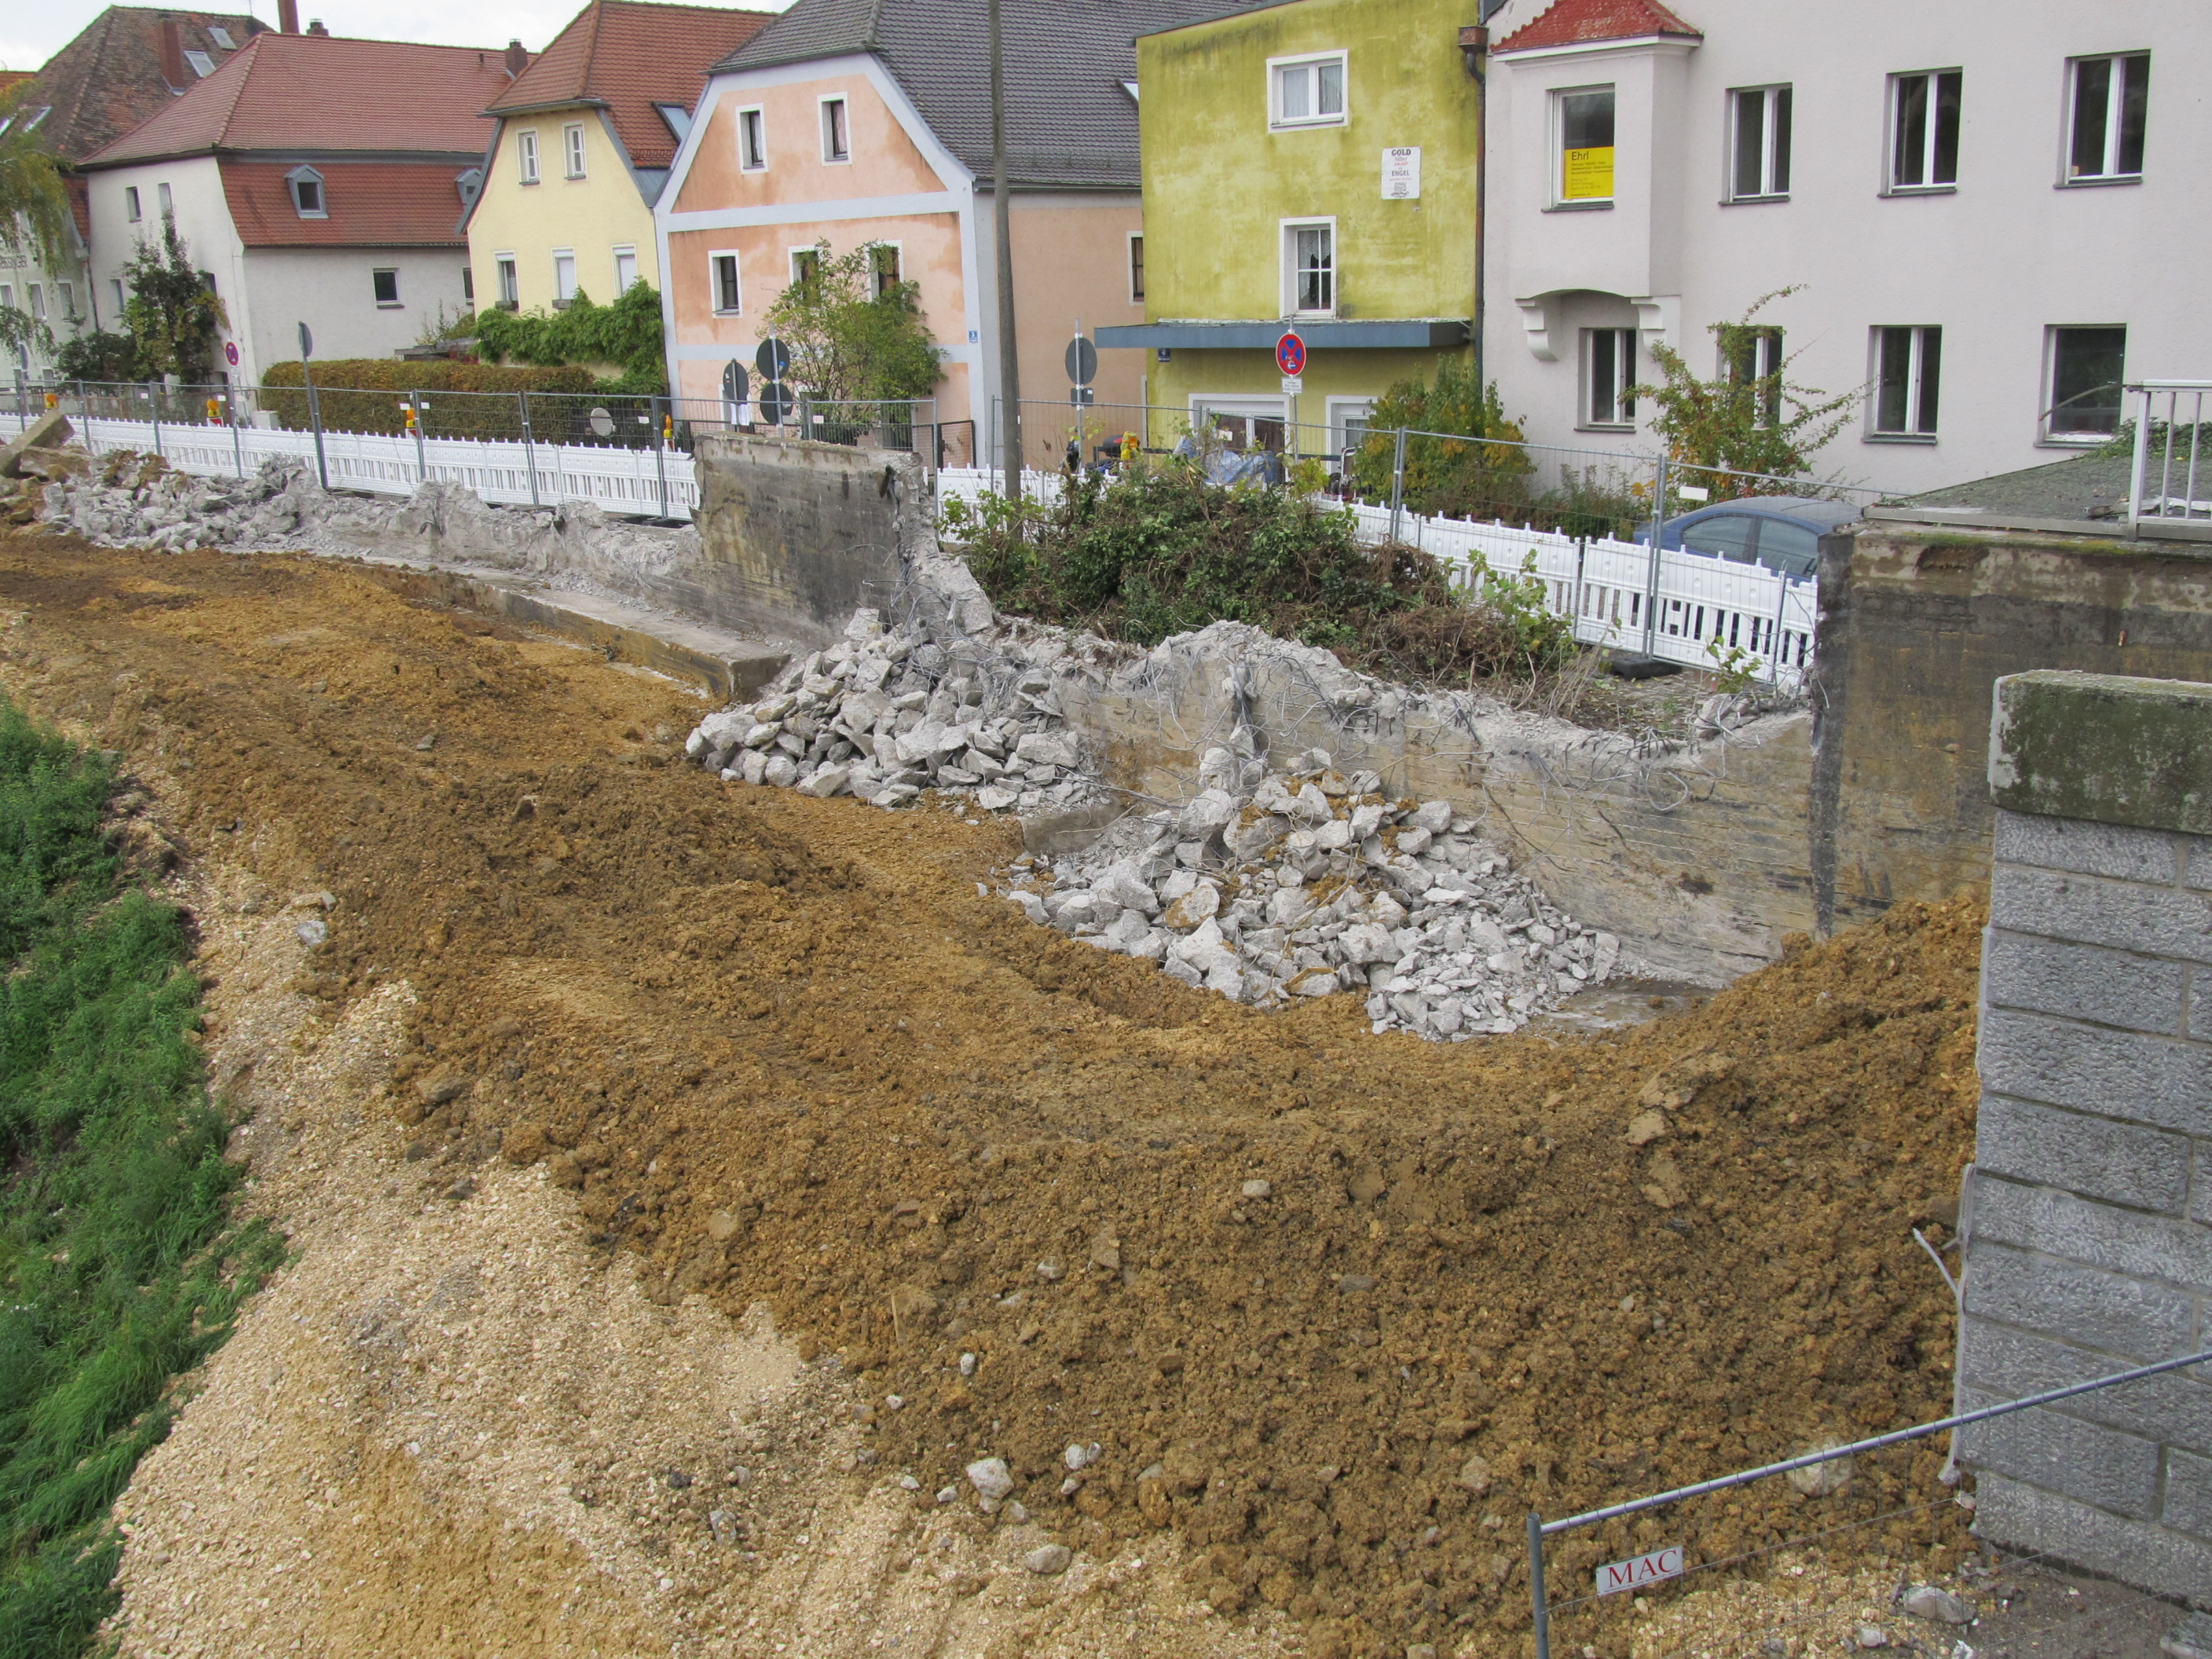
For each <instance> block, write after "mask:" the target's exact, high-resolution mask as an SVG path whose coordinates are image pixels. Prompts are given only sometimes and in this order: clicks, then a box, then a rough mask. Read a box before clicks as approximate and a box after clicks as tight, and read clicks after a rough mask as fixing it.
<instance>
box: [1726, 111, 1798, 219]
mask: <svg viewBox="0 0 2212 1659" xmlns="http://www.w3.org/2000/svg"><path fill="white" fill-rule="evenodd" d="M1789 194H1790V88H1788V87H1737V88H1735V89H1734V90H1732V91H1731V92H1730V93H1729V191H1728V199H1729V201H1731V202H1778V201H1780V200H1782V199H1784V197H1787V196H1788V195H1789Z"/></svg>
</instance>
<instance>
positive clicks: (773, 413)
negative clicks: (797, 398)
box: [753, 380, 791, 426]
mask: <svg viewBox="0 0 2212 1659" xmlns="http://www.w3.org/2000/svg"><path fill="white" fill-rule="evenodd" d="M753 407H754V408H755V409H757V410H759V411H760V417H761V419H763V421H766V422H768V423H769V425H770V426H781V425H782V424H783V423H784V422H786V421H787V420H788V419H790V418H791V393H790V392H787V391H786V390H785V389H784V384H783V382H782V381H781V380H763V381H762V382H761V389H760V397H759V398H757V400H756V401H755V402H754V404H753Z"/></svg>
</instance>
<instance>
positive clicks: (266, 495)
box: [41, 450, 327, 552]
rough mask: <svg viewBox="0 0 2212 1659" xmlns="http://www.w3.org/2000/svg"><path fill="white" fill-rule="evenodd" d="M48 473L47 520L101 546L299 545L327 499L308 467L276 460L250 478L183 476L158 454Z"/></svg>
mask: <svg viewBox="0 0 2212 1659" xmlns="http://www.w3.org/2000/svg"><path fill="white" fill-rule="evenodd" d="M53 453H54V454H56V455H57V456H60V457H63V458H65V459H63V460H61V461H58V462H56V463H55V464H53V465H51V466H50V467H49V469H48V470H47V471H46V479H47V483H46V489H45V500H44V503H43V507H42V510H41V516H42V517H43V518H44V519H45V520H46V524H47V525H48V526H50V527H51V528H52V529H54V530H58V531H64V532H75V533H76V534H77V535H80V536H82V537H83V538H85V539H86V540H87V541H88V542H92V543H94V544H97V545H99V546H101V547H148V548H153V549H155V550H159V551H162V552H176V551H179V550H182V549H185V548H188V547H224V548H256V547H262V546H282V545H297V544H298V532H299V531H300V529H301V526H303V525H305V524H307V523H308V522H310V521H311V520H312V519H313V517H314V515H315V514H316V512H317V509H318V507H319V505H320V503H322V502H323V501H325V500H326V499H327V497H326V496H325V492H324V491H323V489H321V488H320V486H319V485H318V484H317V483H315V480H314V477H313V473H312V472H311V471H309V470H308V468H307V465H306V464H305V463H304V462H302V461H301V460H300V459H298V458H297V457H295V456H290V455H280V456H276V457H275V458H273V459H270V460H267V461H264V462H263V463H262V464H261V465H260V466H259V467H258V468H257V469H256V470H255V471H253V472H252V473H251V474H249V475H248V476H246V477H243V478H203V477H195V476H193V475H192V474H191V473H188V472H179V471H176V470H175V469H174V468H173V467H171V466H170V465H168V463H167V462H166V461H164V460H162V459H161V457H160V456H158V455H140V454H137V453H133V452H131V451H130V450H113V451H111V452H109V453H107V454H106V455H103V456H100V457H99V458H98V459H89V458H87V457H85V456H84V455H83V454H82V453H81V452H77V451H69V450H63V451H56V452H53Z"/></svg>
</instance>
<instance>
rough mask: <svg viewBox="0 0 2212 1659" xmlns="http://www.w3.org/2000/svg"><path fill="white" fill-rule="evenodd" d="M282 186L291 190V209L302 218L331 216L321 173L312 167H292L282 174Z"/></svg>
mask: <svg viewBox="0 0 2212 1659" xmlns="http://www.w3.org/2000/svg"><path fill="white" fill-rule="evenodd" d="M284 187H285V188H286V189H287V190H289V191H291V192H292V210H293V211H294V212H295V213H297V214H298V215H299V216H301V218H302V219H327V218H329V217H330V216H331V209H330V201H329V198H328V197H325V195H324V194H323V175H322V174H321V173H318V172H316V171H315V170H314V168H313V167H294V168H293V169H292V170H291V171H290V172H289V173H286V174H285V175H284Z"/></svg>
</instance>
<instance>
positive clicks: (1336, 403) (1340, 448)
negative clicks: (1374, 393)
mask: <svg viewBox="0 0 2212 1659" xmlns="http://www.w3.org/2000/svg"><path fill="white" fill-rule="evenodd" d="M1322 408H1323V409H1324V410H1326V411H1327V412H1326V415H1325V416H1324V418H1326V419H1327V420H1328V447H1329V452H1330V453H1332V454H1334V455H1337V456H1340V457H1341V456H1345V455H1349V454H1350V453H1352V451H1353V450H1355V449H1357V448H1358V447H1359V446H1360V445H1361V444H1363V443H1364V442H1366V441H1367V428H1368V425H1369V423H1370V422H1371V421H1372V420H1373V419H1374V416H1375V399H1374V398H1328V399H1326V400H1325V401H1324V403H1323V404H1322Z"/></svg>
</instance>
